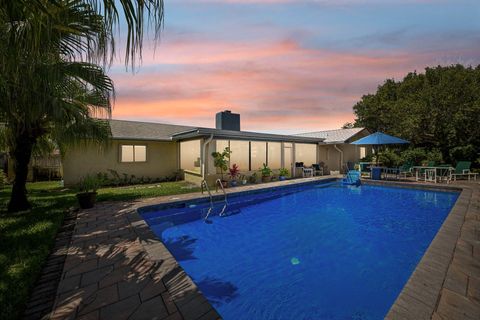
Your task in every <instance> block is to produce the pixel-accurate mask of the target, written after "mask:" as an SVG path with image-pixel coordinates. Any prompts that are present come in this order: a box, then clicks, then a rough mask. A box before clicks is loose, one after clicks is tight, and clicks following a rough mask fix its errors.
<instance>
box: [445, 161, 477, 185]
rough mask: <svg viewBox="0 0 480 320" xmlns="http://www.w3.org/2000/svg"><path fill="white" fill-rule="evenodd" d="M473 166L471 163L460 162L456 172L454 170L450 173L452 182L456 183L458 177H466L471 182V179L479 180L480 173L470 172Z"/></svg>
mask: <svg viewBox="0 0 480 320" xmlns="http://www.w3.org/2000/svg"><path fill="white" fill-rule="evenodd" d="M471 164H472V163H471V162H470V161H458V162H457V165H456V166H455V170H452V172H451V173H450V180H453V181H456V180H457V177H465V176H467V177H468V180H470V178H471V177H473V179H474V180H477V175H478V173H474V172H472V171H470V165H471Z"/></svg>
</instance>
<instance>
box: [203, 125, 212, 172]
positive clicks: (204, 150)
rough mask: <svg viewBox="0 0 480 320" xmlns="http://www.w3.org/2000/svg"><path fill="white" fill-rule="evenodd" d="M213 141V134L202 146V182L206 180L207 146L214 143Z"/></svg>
mask: <svg viewBox="0 0 480 320" xmlns="http://www.w3.org/2000/svg"><path fill="white" fill-rule="evenodd" d="M212 140H213V133H212V134H210V137H209V138H208V139H207V140H206V141H205V142H204V143H203V144H202V154H201V156H202V180H205V162H207V156H206V152H207V151H206V149H207V145H208V144H209V143H210V142H212Z"/></svg>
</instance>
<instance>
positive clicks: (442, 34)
mask: <svg viewBox="0 0 480 320" xmlns="http://www.w3.org/2000/svg"><path fill="white" fill-rule="evenodd" d="M143 58H144V60H143V64H142V66H141V67H140V68H139V69H138V70H137V72H136V73H135V74H131V73H130V74H129V73H126V72H125V69H124V67H123V66H122V65H121V62H120V63H119V64H118V65H116V66H114V67H113V68H112V69H111V70H110V74H111V76H112V77H113V79H114V81H115V83H116V89H117V102H116V105H115V109H114V113H113V115H114V118H121V119H134V120H149V121H158V122H167V123H180V124H190V125H200V126H213V125H214V122H213V118H214V114H215V113H216V112H217V111H220V110H222V109H226V108H228V109H231V110H233V111H237V112H240V113H241V114H242V129H246V130H259V131H271V132H301V131H305V130H321V129H332V128H338V127H340V126H341V125H342V124H343V123H344V122H347V121H352V120H353V113H352V106H353V105H354V104H355V102H356V101H358V100H359V99H360V98H361V96H362V95H363V94H367V93H371V92H374V91H375V89H376V87H377V86H378V85H380V84H382V83H383V81H384V80H385V79H387V78H395V79H401V78H402V77H403V76H404V75H406V74H407V73H408V72H411V71H414V70H417V71H420V72H421V71H422V70H423V69H424V68H425V67H426V66H435V65H439V64H440V65H449V64H455V63H462V64H465V65H477V64H479V63H480V1H461V0H460V1H442V0H440V1H433V0H432V1H428V0H423V1H422V0H416V1H415V0H404V1H400V0H383V1H380V0H358V1H354V0H339V1H331V0H325V1H322V0H243V1H240V0H172V1H168V0H166V1H165V25H164V29H163V31H162V34H161V41H160V42H159V43H158V44H157V46H156V51H155V54H154V53H153V45H152V44H151V43H149V42H148V41H147V42H146V45H145V48H144V53H143Z"/></svg>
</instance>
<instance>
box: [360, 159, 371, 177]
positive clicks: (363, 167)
mask: <svg viewBox="0 0 480 320" xmlns="http://www.w3.org/2000/svg"><path fill="white" fill-rule="evenodd" d="M359 167H360V174H361V175H367V176H370V163H369V162H360V163H359Z"/></svg>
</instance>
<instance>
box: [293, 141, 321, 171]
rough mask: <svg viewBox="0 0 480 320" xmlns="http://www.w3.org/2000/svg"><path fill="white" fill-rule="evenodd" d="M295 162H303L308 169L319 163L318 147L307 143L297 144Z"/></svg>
mask: <svg viewBox="0 0 480 320" xmlns="http://www.w3.org/2000/svg"><path fill="white" fill-rule="evenodd" d="M295 161H296V162H303V164H304V166H306V167H308V166H311V165H312V164H314V163H317V145H315V144H307V143H296V144H295Z"/></svg>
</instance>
